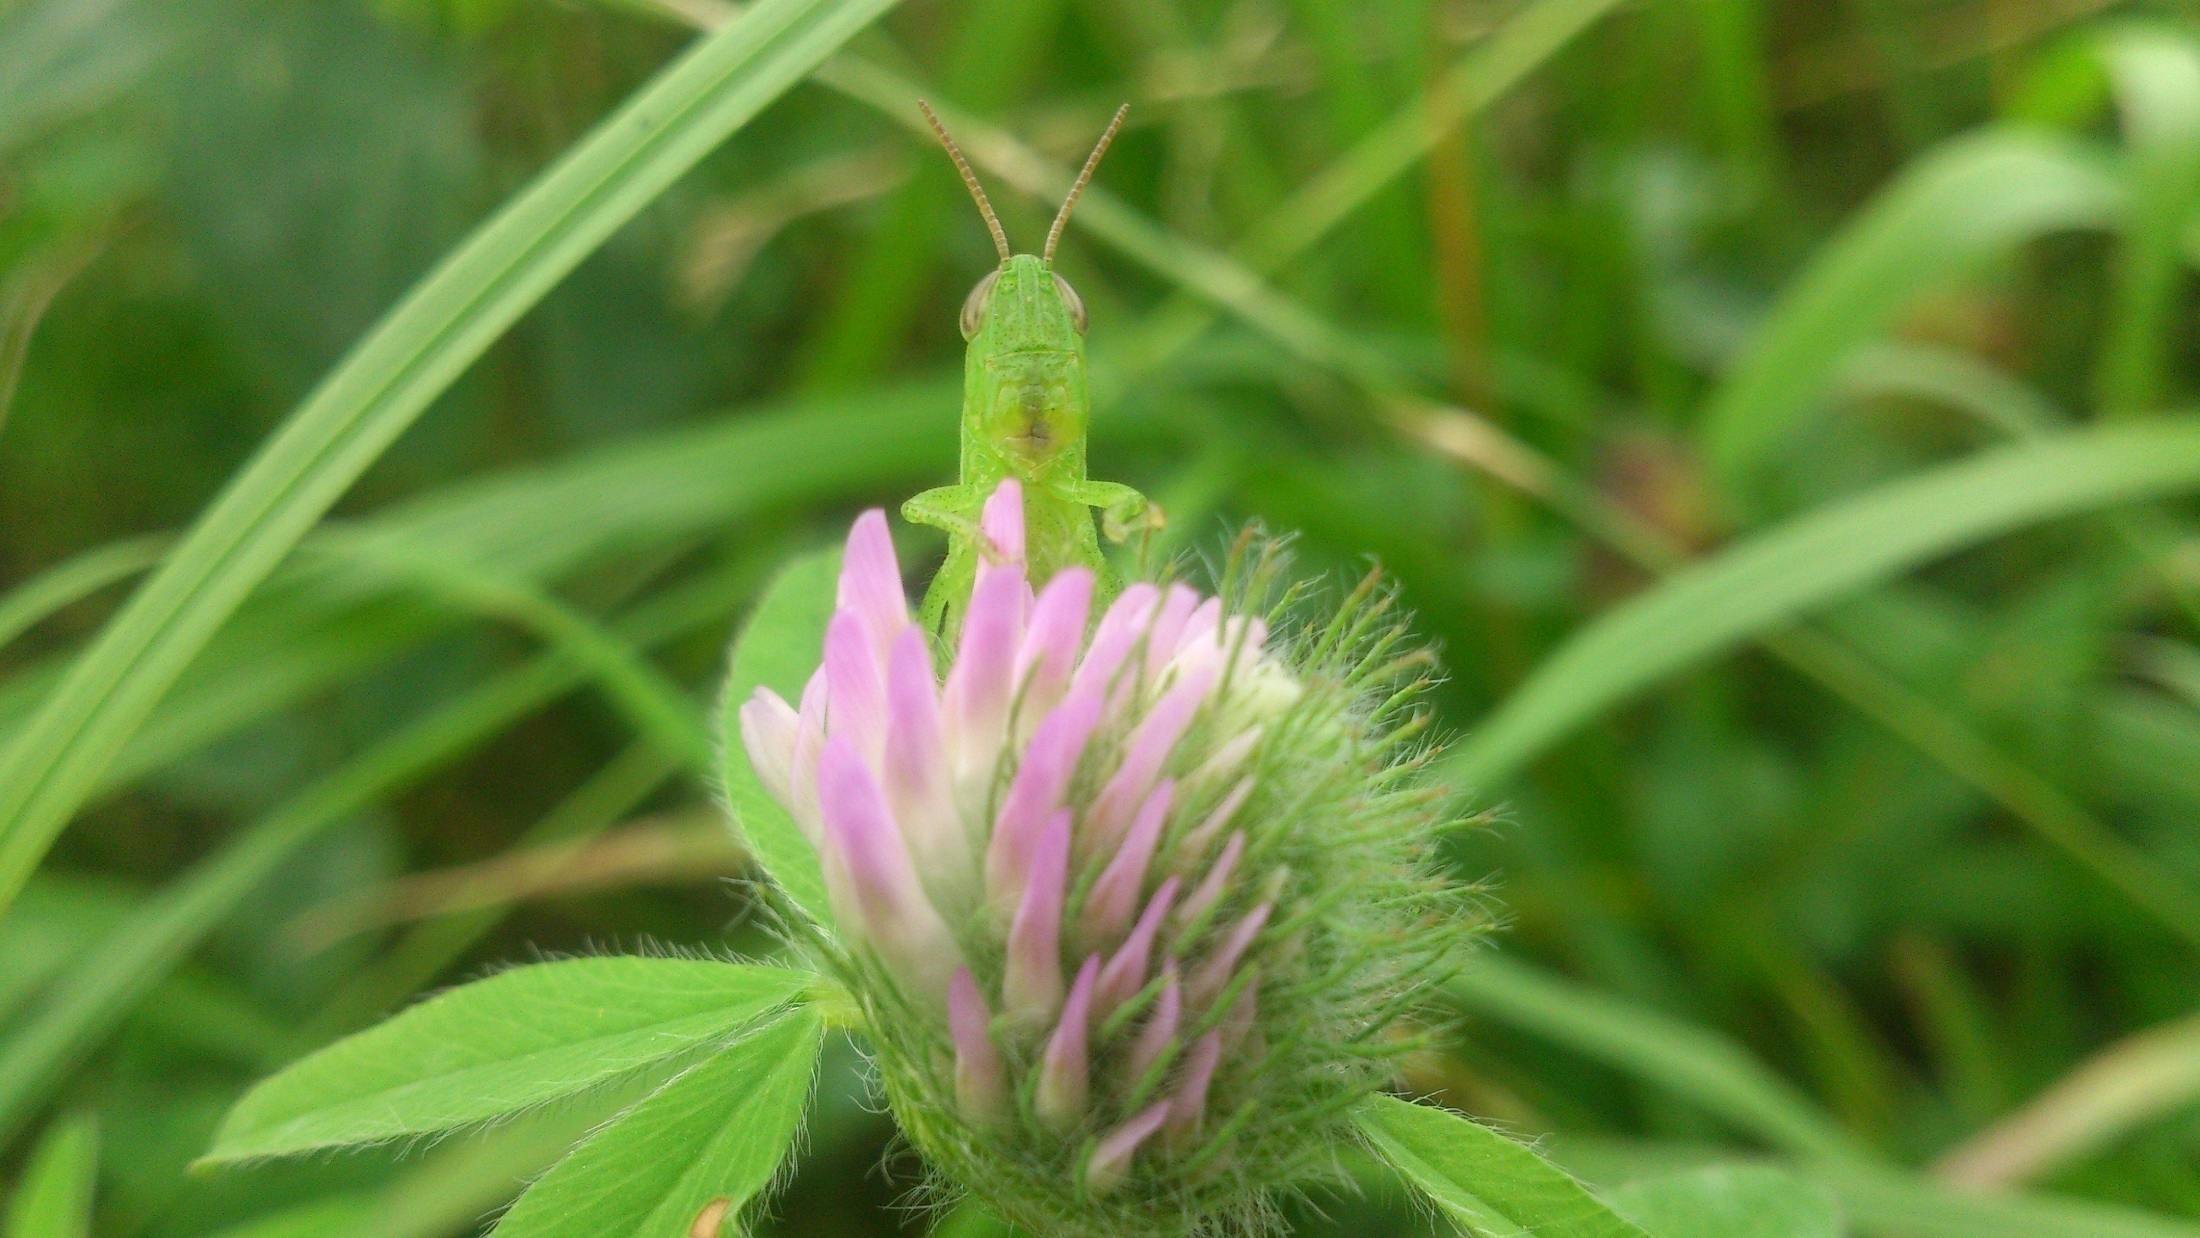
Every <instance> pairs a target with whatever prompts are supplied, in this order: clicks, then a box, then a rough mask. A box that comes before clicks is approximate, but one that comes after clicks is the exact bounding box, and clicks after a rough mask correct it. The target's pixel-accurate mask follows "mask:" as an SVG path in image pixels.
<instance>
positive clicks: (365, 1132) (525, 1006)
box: [207, 958, 812, 1161]
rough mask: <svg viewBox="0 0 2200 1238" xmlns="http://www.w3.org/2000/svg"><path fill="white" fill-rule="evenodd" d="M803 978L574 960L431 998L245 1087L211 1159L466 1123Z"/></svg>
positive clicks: (751, 1018)
mask: <svg viewBox="0 0 2200 1238" xmlns="http://www.w3.org/2000/svg"><path fill="white" fill-rule="evenodd" d="M811 983H812V980H811V978H810V977H809V976H808V975H806V974H805V973H802V972H796V971H786V970H782V969H779V968H770V967H754V966H741V965H736V964H731V963H715V962H707V961H701V960H686V959H636V958H605V959H569V960H565V961H562V962H556V963H538V964H535V965H533V966H530V967H519V968H514V969H513V970H511V971H508V972H504V973H503V974H501V975H497V976H492V977H490V978H489V979H487V980H481V981H477V982H475V983H473V984H470V985H467V986H466V987H464V988H462V989H455V990H453V991H451V992H449V993H444V994H441V995H439V996H437V997H432V998H429V999H428V1000H427V1001H425V1002H422V1003H421V1004H420V1005H418V1006H415V1007H413V1008H412V1009H411V1010H408V1011H406V1012H405V1013H403V1014H401V1015H399V1016H397V1017H396V1018H394V1019H391V1020H390V1021H389V1022H387V1023H383V1024H381V1025H380V1026H377V1027H375V1028H372V1029H370V1030H368V1031H364V1032H360V1033H358V1034H357V1035H354V1036H350V1037H347V1038H345V1039H343V1040H340V1041H337V1042H336V1043H335V1044H333V1045H330V1046H329V1047H328V1048H326V1049H323V1050H321V1051H319V1052H318V1053H315V1054H313V1055H312V1056H310V1057H307V1058H306V1059H305V1060H303V1061H301V1062H299V1063H298V1064H297V1065H295V1066H292V1067H290V1068H289V1069H287V1070H285V1071H283V1072H282V1073H281V1074H279V1075H277V1076H275V1077H274V1078H272V1079H269V1080H268V1081H267V1082H265V1083H262V1084H260V1085H259V1086H257V1087H255V1088H253V1089H252V1090H251V1091H250V1092H247V1093H245V1095H244V1098H243V1099H242V1100H240V1101H238V1102H237V1105H236V1107H235V1108H233V1109H231V1110H230V1111H229V1117H228V1118H227V1119H226V1120H225V1121H224V1122H223V1123H222V1129H221V1132H220V1133H219V1134H218V1135H217V1136H216V1137H215V1141H214V1148H213V1150H212V1151H211V1152H209V1153H208V1154H207V1156H208V1159H210V1160H216V1161H221V1160H237V1159H242V1158H245V1157H255V1156H278V1155H282V1154H284V1153H291V1152H304V1151H308V1150H311V1149H314V1148H328V1147H341V1146H344V1145H347V1144H360V1143H373V1142H376V1141H379V1140H384V1139H396V1138H401V1137H404V1136H408V1135H427V1134H433V1133H435V1132H438V1131H445V1130H450V1129H451V1128H453V1127H460V1126H469V1125H472V1124H474V1123H477V1122H485V1121H488V1120H490V1119H492V1118H497V1117H502V1116H504V1115H506V1114H510V1113H515V1112H518V1111H520V1110H524V1109H527V1108H530V1107H532V1106H535V1105H539V1104H542V1103H544V1102H546V1101H551V1100H555V1099H557V1098H559V1097H562V1096H569V1095H571V1094H572V1093H574V1092H578V1091H582V1090H584V1089H587V1088H590V1087H594V1086H596V1085H597V1084H600V1083H603V1082H605V1081H607V1080H611V1079H616V1078H618V1077H620V1076H622V1075H625V1074H628V1073H630V1072H632V1071H636V1070H640V1069H642V1068H644V1067H647V1066H650V1065H653V1064H656V1063H659V1062H663V1061H665V1060H666V1059H668V1058H676V1057H679V1056H681V1055H683V1054H686V1053H688V1052H690V1051H692V1050H695V1049H698V1048H702V1047H705V1046H710V1045H714V1044H717V1043H718V1042H720V1041H723V1040H724V1039H725V1038H726V1037H728V1036H729V1035H731V1034H733V1033H734V1032H736V1031H738V1030H739V1029H741V1028H742V1027H744V1026H746V1025H748V1024H750V1023H754V1022H755V1021H757V1020H758V1019H759V1018H761V1017H762V1016H764V1015H766V1014H768V1013H770V1012H772V1011H774V1010H776V1009H778V1008H780V1007H782V1006H785V1005H787V1004H788V1003H789V1002H791V1001H794V1000H795V999H796V998H797V997H799V996H800V995H801V994H802V992H803V990H804V988H805V987H806V986H807V985H809V984H811Z"/></svg>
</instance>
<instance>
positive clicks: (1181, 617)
mask: <svg viewBox="0 0 2200 1238" xmlns="http://www.w3.org/2000/svg"><path fill="white" fill-rule="evenodd" d="M1199 602H1200V599H1199V594H1198V593H1197V592H1195V591H1193V590H1192V589H1189V588H1187V587H1185V586H1183V585H1170V586H1169V590H1168V593H1167V594H1166V595H1165V596H1164V597H1163V598H1162V600H1161V609H1160V611H1159V612H1157V613H1156V614H1155V615H1154V619H1153V626H1152V628H1150V629H1149V630H1148V631H1147V634H1146V678H1147V679H1148V680H1151V679H1153V678H1154V677H1155V676H1157V675H1159V674H1160V673H1161V668H1162V667H1163V666H1166V665H1167V664H1168V661H1169V659H1170V658H1173V657H1175V656H1176V650H1177V645H1178V642H1179V641H1180V640H1181V639H1182V637H1183V635H1184V629H1185V628H1186V627H1187V626H1189V625H1190V623H1191V621H1192V613H1193V612H1194V611H1196V610H1198V609H1199Z"/></svg>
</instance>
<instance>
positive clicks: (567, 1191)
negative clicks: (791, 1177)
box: [495, 1009, 825, 1238]
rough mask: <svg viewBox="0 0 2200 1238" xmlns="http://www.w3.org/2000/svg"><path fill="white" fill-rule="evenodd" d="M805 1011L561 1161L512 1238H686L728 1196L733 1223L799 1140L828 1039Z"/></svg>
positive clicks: (709, 1062) (710, 1062) (516, 1208)
mask: <svg viewBox="0 0 2200 1238" xmlns="http://www.w3.org/2000/svg"><path fill="white" fill-rule="evenodd" d="M824 1034H825V1024H824V1020H823V1019H822V1018H820V1017H819V1016H818V1014H817V1013H816V1012H815V1011H812V1010H806V1009H805V1010H798V1011H795V1012H794V1013H792V1014H790V1015H788V1016H787V1017H786V1018H783V1019H780V1020H779V1021H777V1022H775V1023H773V1024H772V1025H771V1026H769V1027H766V1028H764V1029H763V1030H761V1031H758V1032H755V1033H754V1034H752V1035H750V1036H749V1037H748V1038H747V1039H745V1040H742V1041H741V1042H739V1043H737V1044H734V1045H732V1046H730V1047H728V1048H724V1049H721V1050H719V1051H718V1052H716V1053H715V1054H713V1055H712V1056H711V1057H709V1058H706V1059H705V1060H703V1061H702V1062H700V1063H698V1064H697V1065H696V1066H695V1067H693V1068H692V1069H690V1070H688V1071H687V1072H686V1073H684V1074H682V1075H680V1076H679V1077H678V1078H675V1079H673V1080H672V1081H671V1082H669V1083H667V1084H665V1085H664V1086H663V1087H662V1088H659V1089H658V1090H657V1091H656V1092H655V1093H653V1094H651V1095H650V1096H649V1097H647V1098H646V1099H644V1100H642V1101H640V1102H638V1103H636V1104H635V1105H634V1107H633V1108H631V1109H628V1110H627V1111H626V1112H625V1113H622V1114H620V1115H619V1116H618V1117H616V1118H614V1119H612V1121H611V1122H610V1123H609V1124H607V1125H606V1126H605V1127H604V1128H603V1129H602V1130H601V1131H599V1132H597V1133H596V1134H595V1135H594V1136H592V1137H591V1138H589V1139H588V1141H587V1142H585V1143H583V1144H581V1145H580V1146H579V1147H577V1148H575V1149H574V1150H573V1152H572V1154H571V1155H569V1156H567V1157H566V1158H565V1159H564V1160H562V1161H559V1162H558V1163H557V1165H556V1166H554V1167H553V1168H552V1169H551V1170H550V1172H549V1173H546V1174H544V1175H543V1176H542V1178H541V1179H540V1180H538V1181H537V1182H536V1183H535V1184H534V1185H533V1186H531V1187H529V1188H527V1192H526V1194H524V1195H521V1196H520V1197H519V1202H517V1203H515V1204H513V1205H512V1210H511V1211H510V1212H508V1213H506V1214H505V1215H504V1219H503V1220H502V1221H500V1222H498V1223H497V1227H496V1231H495V1232H496V1233H497V1234H498V1235H500V1236H501V1238H597V1236H598V1235H602V1234H636V1235H651V1236H654V1235H660V1234H661V1235H665V1238H684V1236H685V1235H687V1234H688V1233H689V1232H690V1230H691V1228H692V1227H693V1225H694V1223H695V1220H696V1217H697V1216H698V1215H699V1214H701V1213H702V1212H703V1210H704V1209H705V1208H709V1207H711V1206H712V1205H713V1204H715V1203H718V1202H719V1201H723V1207H722V1210H721V1215H722V1216H723V1218H724V1221H725V1222H731V1221H733V1220H734V1219H735V1218H736V1217H738V1216H739V1215H740V1211H741V1209H742V1207H743V1205H745V1204H747V1203H748V1202H749V1201H750V1200H751V1199H753V1198H754V1197H755V1196H756V1195H757V1194H758V1193H759V1192H760V1191H762V1190H763V1189H764V1187H765V1186H766V1185H767V1184H768V1183H770V1181H771V1180H772V1177H773V1175H775V1174H776V1173H777V1172H778V1170H779V1163H780V1161H782V1160H783V1159H785V1157H786V1155H787V1149H788V1147H789V1146H790V1145H791V1144H792V1143H793V1142H794V1135H795V1130H796V1128H797V1127H799V1126H800V1125H801V1122H802V1110H803V1107H804V1104H805V1102H807V1101H808V1099H809V1095H810V1076H811V1073H812V1072H813V1071H814V1069H815V1067H816V1063H817V1054H818V1049H819V1046H820V1045H821V1044H822V1042H823V1040H824Z"/></svg>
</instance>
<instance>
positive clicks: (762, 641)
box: [718, 550, 840, 929]
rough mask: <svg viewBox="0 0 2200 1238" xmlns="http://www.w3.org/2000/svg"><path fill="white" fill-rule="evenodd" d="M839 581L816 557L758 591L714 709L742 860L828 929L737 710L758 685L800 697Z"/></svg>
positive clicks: (835, 570) (799, 847)
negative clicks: (745, 854) (745, 853)
mask: <svg viewBox="0 0 2200 1238" xmlns="http://www.w3.org/2000/svg"><path fill="white" fill-rule="evenodd" d="M839 575H840V552H839V551H837V550H833V551H821V552H818V553H816V554H812V555H808V556H806V557H804V558H801V559H797V560H796V561H794V562H793V563H791V564H789V565H788V566H787V567H786V568H785V569H784V570H783V571H781V572H780V574H779V577H778V579H776V580H774V581H773V582H772V583H771V586H770V587H769V588H767V589H766V590H765V591H764V597H763V600H761V601H759V602H758V603H757V605H756V612H755V613H754V614H753V615H751V616H750V617H749V622H748V626H747V627H745V628H743V629H742V630H741V634H740V635H739V636H738V637H736V638H734V642H733V653H732V655H731V657H730V659H729V663H730V669H729V670H728V671H727V674H726V687H725V694H724V696H723V697H721V698H720V702H719V707H718V729H719V743H718V751H719V762H720V769H719V772H720V775H721V781H720V786H721V788H722V790H723V793H724V795H725V803H726V811H727V812H728V813H730V814H731V815H732V817H733V823H734V829H735V830H736V831H737V832H738V833H739V834H740V835H741V841H742V842H743V843H744V844H745V845H746V846H747V847H748V849H749V854H751V855H753V856H755V857H756V862H757V863H758V864H759V865H761V866H762V867H763V869H764V871H765V872H767V873H769V874H771V878H772V880H773V881H774V882H776V883H777V884H778V886H779V888H780V889H782V890H784V891H786V894H787V897H788V898H789V899H791V900H793V902H794V904H795V906H797V907H799V908H801V909H802V911H803V913H804V914H806V915H808V916H809V917H810V919H811V920H813V921H814V922H816V923H817V924H819V925H821V926H823V927H824V928H826V929H831V928H832V925H833V915H832V908H831V907H830V906H829V905H828V904H827V903H826V901H825V870H824V869H822V868H820V867H819V866H818V862H817V852H816V851H815V850H813V849H812V848H811V846H810V841H809V840H808V839H807V838H804V837H803V836H802V831H801V829H800V827H798V826H796V825H795V823H794V818H792V817H790V816H788V815H787V810H786V809H784V808H781V807H780V806H779V802H778V801H777V800H774V799H773V798H772V797H771V794H770V793H769V792H767V791H766V790H765V789H764V784H763V782H762V781H761V780H760V779H758V778H757V776H756V770H755V768H754V767H753V766H751V765H750V764H749V754H748V749H747V748H746V747H745V746H744V745H743V744H742V743H741V720H740V717H739V716H738V711H739V710H740V708H741V706H742V704H743V703H744V702H746V701H747V700H748V699H749V697H750V696H752V695H754V694H755V692H756V690H757V689H758V688H759V687H767V688H770V689H772V690H773V691H774V692H777V693H779V695H780V696H781V697H783V698H785V699H786V700H788V701H795V700H799V699H801V696H802V684H803V681H804V680H805V679H806V678H807V677H808V676H809V674H810V671H811V670H812V669H813V668H814V667H815V666H816V665H817V659H818V650H819V649H820V648H822V647H823V646H824V643H825V624H826V622H827V621H828V620H830V619H831V618H832V614H833V591H834V584H835V581H836V580H837V579H838V578H839Z"/></svg>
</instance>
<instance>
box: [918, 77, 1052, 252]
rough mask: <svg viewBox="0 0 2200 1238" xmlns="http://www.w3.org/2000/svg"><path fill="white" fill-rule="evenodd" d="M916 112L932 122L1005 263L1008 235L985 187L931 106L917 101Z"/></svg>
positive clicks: (1050, 247)
mask: <svg viewBox="0 0 2200 1238" xmlns="http://www.w3.org/2000/svg"><path fill="white" fill-rule="evenodd" d="M917 110H918V111H920V112H923V113H924V118H925V119H926V120H928V121H931V122H932V132H934V133H937V134H939V135H940V145H942V146H945V147H946V148H947V157H948V158H950V159H952V160H954V161H955V170H956V171H957V172H960V173H962V178H963V184H965V185H967V186H969V188H970V196H971V197H973V198H976V199H977V200H978V213H979V214H980V215H983V216H985V230H986V231H987V232H990V233H992V234H993V248H995V249H997V250H999V251H1001V261H1003V262H1007V261H1008V259H1009V249H1008V233H1006V232H1003V231H1002V230H1001V217H1000V216H998V215H995V214H994V213H993V204H992V203H991V202H988V201H987V200H986V196H985V186H983V185H980V184H979V183H978V174H977V173H976V172H973V171H971V170H970V161H969V160H968V159H965V158H963V153H962V147H960V146H957V145H955V139H954V138H953V137H951V136H949V134H948V132H947V126H946V125H943V124H941V123H940V117H939V113H937V112H934V111H933V110H932V105H931V104H929V103H926V102H925V101H924V100H922V99H919V100H917ZM1053 249H1054V244H1053V240H1052V238H1049V240H1048V242H1047V250H1048V252H1050V253H1051V252H1052V251H1053Z"/></svg>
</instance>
